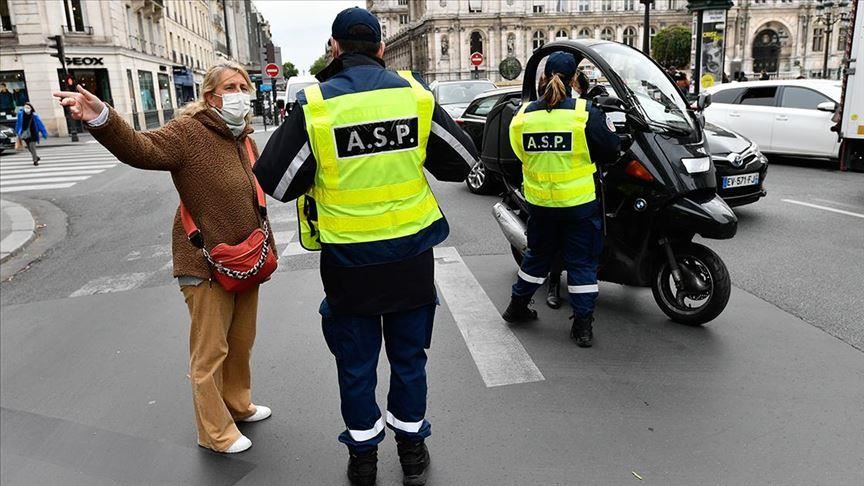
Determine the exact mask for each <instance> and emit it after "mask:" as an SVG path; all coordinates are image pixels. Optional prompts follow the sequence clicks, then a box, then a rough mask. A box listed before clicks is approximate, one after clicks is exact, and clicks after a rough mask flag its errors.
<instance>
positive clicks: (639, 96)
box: [592, 42, 695, 134]
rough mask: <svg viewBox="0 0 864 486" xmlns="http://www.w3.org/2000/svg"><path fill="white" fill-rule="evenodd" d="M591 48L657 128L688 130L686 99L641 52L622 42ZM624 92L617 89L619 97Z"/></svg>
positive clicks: (683, 131) (690, 121)
mask: <svg viewBox="0 0 864 486" xmlns="http://www.w3.org/2000/svg"><path fill="white" fill-rule="evenodd" d="M592 48H593V49H594V50H595V51H597V53H598V54H600V55H601V56H602V57H603V59H604V60H605V61H606V62H607V63H609V66H610V67H611V68H612V69H613V70H614V71H615V72H616V73H617V74H618V76H619V77H620V78H621V80H622V81H623V82H624V84H625V85H626V87H627V89H628V90H629V91H630V94H631V95H632V96H633V98H634V99H635V100H636V102H637V103H638V104H639V107H640V109H641V110H640V111H641V112H642V114H643V115H644V116H645V118H646V120H647V121H648V123H649V124H651V126H652V127H653V128H655V129H657V130H661V131H662V130H665V131H675V132H682V133H688V134H689V133H692V132H693V130H694V129H695V127H694V126H693V123H692V120H691V119H690V116H689V115H688V113H687V103H686V102H685V101H684V98H683V97H682V96H681V93H680V92H679V91H678V88H677V87H676V86H675V85H674V84H672V82H671V81H669V78H668V77H666V75H665V74H664V73H663V71H661V70H660V68H659V67H657V65H656V64H654V63H653V62H651V61H650V60H648V59H647V58H646V57H645V56H644V55H643V54H642V53H640V52H639V51H636V50H634V49H632V48H630V47H627V46H625V45H623V44H616V43H613V42H609V43H599V44H596V45H594V46H592ZM623 95H624V93H618V97H619V98H620V97H623Z"/></svg>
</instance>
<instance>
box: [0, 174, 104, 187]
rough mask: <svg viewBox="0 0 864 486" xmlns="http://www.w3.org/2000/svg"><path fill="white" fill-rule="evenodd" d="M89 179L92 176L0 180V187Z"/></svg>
mask: <svg viewBox="0 0 864 486" xmlns="http://www.w3.org/2000/svg"><path fill="white" fill-rule="evenodd" d="M89 178H90V176H71V177H70V176H67V177H35V178H30V179H15V180H11V181H8V180H6V179H2V178H0V187H6V186H14V185H17V184H42V183H46V182H80V181H85V180H87V179H89Z"/></svg>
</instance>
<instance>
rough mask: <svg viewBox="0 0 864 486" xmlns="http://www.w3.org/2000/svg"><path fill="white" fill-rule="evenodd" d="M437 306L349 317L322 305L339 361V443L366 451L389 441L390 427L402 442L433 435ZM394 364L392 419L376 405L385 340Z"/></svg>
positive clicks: (390, 401) (328, 337) (327, 336)
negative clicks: (431, 359)
mask: <svg viewBox="0 0 864 486" xmlns="http://www.w3.org/2000/svg"><path fill="white" fill-rule="evenodd" d="M435 307H436V304H429V305H426V306H423V307H420V308H417V309H412V310H407V311H402V312H394V313H391V314H384V315H379V316H346V315H338V314H334V313H332V312H331V309H330V307H329V305H328V304H327V299H324V301H323V302H322V303H321V308H320V313H321V317H322V320H321V326H322V328H323V331H324V339H325V340H326V341H327V346H328V347H329V348H330V352H331V353H333V356H334V357H335V358H336V369H337V372H338V375H339V396H340V398H341V401H342V418H343V419H344V420H345V426H346V427H347V430H345V431H344V432H342V434H340V435H339V441H340V442H342V443H344V444H346V445H347V446H348V448H349V449H351V450H354V451H355V452H359V453H362V452H364V451H367V450H369V449H371V448H372V447H374V446H376V445H378V444H379V443H380V442H381V441H382V440H384V424H385V423H386V424H387V426H388V427H390V428H391V429H392V430H393V431H394V432H395V434H396V437H397V438H399V439H400V440H408V441H411V442H417V441H420V440H422V439H425V438H426V437H429V435H430V434H431V425H430V424H429V422H428V421H427V420H426V418H425V416H426V349H428V348H429V345H430V343H431V340H432V322H433V320H434V318H435ZM382 334H383V337H384V347H385V349H386V351H387V359H388V360H389V362H390V391H389V393H388V394H387V412H386V417H385V416H382V415H381V410H380V409H379V408H378V404H377V403H376V401H375V386H376V385H377V383H378V374H377V368H378V356H379V355H380V354H381V337H382Z"/></svg>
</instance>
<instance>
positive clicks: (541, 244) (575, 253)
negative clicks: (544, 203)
mask: <svg viewBox="0 0 864 486" xmlns="http://www.w3.org/2000/svg"><path fill="white" fill-rule="evenodd" d="M601 218H602V215H601V214H600V205H599V204H598V203H597V201H593V202H590V203H587V204H582V205H579V206H574V207H570V208H546V207H539V206H531V215H530V216H529V217H528V252H527V253H526V254H525V258H524V259H523V260H522V266H521V268H520V269H519V278H518V279H517V280H516V283H515V284H513V295H514V296H520V297H524V296H529V295H534V292H536V291H537V289H538V288H539V287H540V286H541V285H543V283H544V282H545V281H546V275H548V274H549V267H550V266H551V264H552V261H553V258H554V257H555V255H556V254H557V253H558V252H559V251H560V252H561V255H562V256H563V257H564V269H565V270H567V293H568V295H569V296H570V306H571V307H573V313H574V314H576V315H577V316H587V315H590V314H592V313H593V312H594V302H595V300H597V292H598V287H597V266H598V264H599V260H600V252H601V251H602V249H603V232H602V226H603V221H602V219H601ZM552 278H560V276H558V275H553V276H552Z"/></svg>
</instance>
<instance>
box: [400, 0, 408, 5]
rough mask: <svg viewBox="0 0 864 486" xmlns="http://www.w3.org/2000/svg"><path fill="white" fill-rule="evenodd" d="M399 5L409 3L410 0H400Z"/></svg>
mask: <svg viewBox="0 0 864 486" xmlns="http://www.w3.org/2000/svg"><path fill="white" fill-rule="evenodd" d="M399 5H408V0H399Z"/></svg>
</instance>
